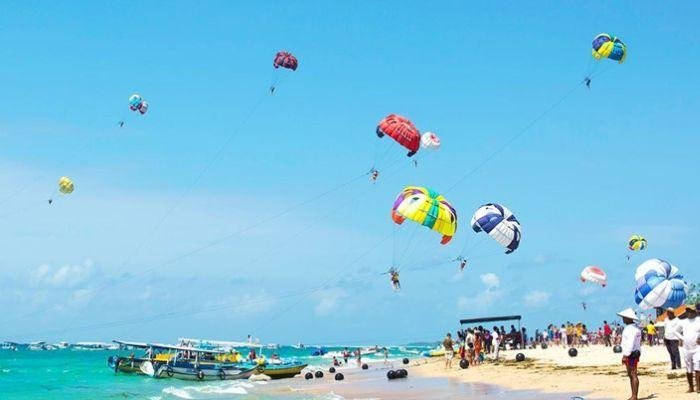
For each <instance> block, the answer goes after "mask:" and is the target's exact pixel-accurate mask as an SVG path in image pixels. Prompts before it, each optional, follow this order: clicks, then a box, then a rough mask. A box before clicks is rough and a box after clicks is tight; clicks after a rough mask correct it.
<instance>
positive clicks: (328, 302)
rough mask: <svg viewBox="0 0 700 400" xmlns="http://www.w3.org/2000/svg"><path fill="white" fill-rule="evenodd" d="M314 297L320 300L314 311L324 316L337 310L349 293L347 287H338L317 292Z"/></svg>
mask: <svg viewBox="0 0 700 400" xmlns="http://www.w3.org/2000/svg"><path fill="white" fill-rule="evenodd" d="M314 297H315V298H316V299H317V300H318V303H317V304H316V307H314V312H315V313H316V315H318V316H324V315H328V314H330V313H331V312H332V311H333V310H335V309H336V308H337V307H338V304H339V303H340V300H343V299H345V298H346V297H348V293H347V292H346V291H345V289H343V288H338V287H336V288H330V289H325V290H322V291H320V292H317V293H316V294H315V295H314Z"/></svg>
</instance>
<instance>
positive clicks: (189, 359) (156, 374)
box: [139, 344, 258, 381]
mask: <svg viewBox="0 0 700 400" xmlns="http://www.w3.org/2000/svg"><path fill="white" fill-rule="evenodd" d="M149 346H152V347H153V348H158V349H164V350H168V351H169V352H174V354H172V356H169V357H166V358H165V359H162V360H158V358H157V357H156V359H153V360H147V361H144V362H143V363H141V365H140V367H139V368H140V370H141V372H142V373H144V374H146V375H148V376H151V377H153V378H175V379H184V380H192V381H213V380H217V381H218V380H222V381H223V380H233V379H247V378H249V377H250V376H251V375H253V374H254V373H255V372H256V371H257V370H258V366H257V365H242V364H238V363H221V362H216V361H213V359H214V358H215V357H214V355H217V354H224V353H225V352H224V351H219V350H211V349H201V348H196V347H189V346H170V345H165V344H149Z"/></svg>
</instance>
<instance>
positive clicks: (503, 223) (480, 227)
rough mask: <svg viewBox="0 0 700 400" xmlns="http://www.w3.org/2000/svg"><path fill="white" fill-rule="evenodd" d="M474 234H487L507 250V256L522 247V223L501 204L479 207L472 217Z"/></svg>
mask: <svg viewBox="0 0 700 400" xmlns="http://www.w3.org/2000/svg"><path fill="white" fill-rule="evenodd" d="M472 229H474V232H477V233H478V232H481V231H484V232H486V233H487V234H488V235H489V236H491V238H493V240H495V241H497V242H498V243H500V244H501V245H502V246H504V247H505V248H506V254H510V253H512V252H514V251H515V249H517V248H518V246H519V245H520V238H521V232H520V230H521V228H520V222H518V220H517V219H516V218H515V216H514V215H513V213H512V212H510V210H509V209H507V208H505V207H503V206H502V205H500V204H496V203H489V204H484V205H483V206H481V207H479V208H478V209H477V210H476V211H475V212H474V216H472Z"/></svg>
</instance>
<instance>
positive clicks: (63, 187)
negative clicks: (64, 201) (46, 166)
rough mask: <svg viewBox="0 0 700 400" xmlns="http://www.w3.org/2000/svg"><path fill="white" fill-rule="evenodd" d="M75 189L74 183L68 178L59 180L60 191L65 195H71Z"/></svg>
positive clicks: (64, 177)
mask: <svg viewBox="0 0 700 400" xmlns="http://www.w3.org/2000/svg"><path fill="white" fill-rule="evenodd" d="M74 189H75V186H74V185H73V181H72V180H71V179H70V178H69V177H67V176H62V177H61V178H59V179H58V191H59V192H61V193H63V194H71V193H73V190H74Z"/></svg>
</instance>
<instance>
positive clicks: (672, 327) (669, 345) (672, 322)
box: [664, 308, 681, 369]
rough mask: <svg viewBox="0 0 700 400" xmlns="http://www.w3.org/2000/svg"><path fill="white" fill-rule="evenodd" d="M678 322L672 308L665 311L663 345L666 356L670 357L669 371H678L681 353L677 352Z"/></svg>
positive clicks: (678, 338)
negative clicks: (666, 352) (666, 351)
mask: <svg viewBox="0 0 700 400" xmlns="http://www.w3.org/2000/svg"><path fill="white" fill-rule="evenodd" d="M679 323H680V320H679V319H678V318H676V313H675V310H674V309H673V308H667V309H666V320H664V344H665V345H666V350H668V355H669V356H670V357H671V369H680V367H681V353H679V352H678V341H679V340H680V338H681V337H680V334H679V333H678V330H679V326H678V324H679Z"/></svg>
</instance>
